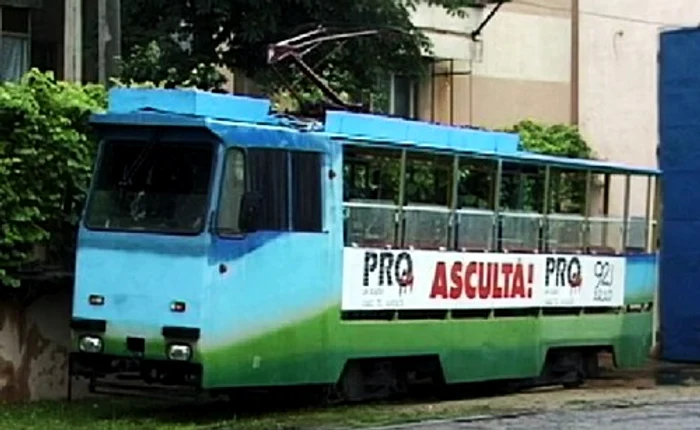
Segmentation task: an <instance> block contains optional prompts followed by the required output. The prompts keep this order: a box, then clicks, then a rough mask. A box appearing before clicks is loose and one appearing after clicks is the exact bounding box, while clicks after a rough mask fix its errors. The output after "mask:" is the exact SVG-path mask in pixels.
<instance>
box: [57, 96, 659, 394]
mask: <svg viewBox="0 0 700 430" xmlns="http://www.w3.org/2000/svg"><path fill="white" fill-rule="evenodd" d="M92 123H93V125H94V126H95V129H96V130H97V133H98V135H99V137H100V140H101V143H100V149H99V154H98V157H97V161H96V167H95V172H94V176H93V180H92V184H91V187H90V191H89V196H88V200H87V204H86V208H85V211H84V214H83V216H82V219H81V221H80V228H79V239H78V249H77V268H76V279H75V296H74V302H73V314H72V320H71V330H72V339H73V340H72V342H73V347H72V353H71V356H70V357H71V358H70V361H71V364H70V368H71V375H72V376H82V377H87V378H89V379H90V381H91V383H92V386H93V387H98V386H99V385H100V384H101V383H105V384H106V383H107V382H106V381H114V380H118V381H122V383H123V384H124V385H127V383H126V382H124V381H126V380H134V381H138V382H139V384H142V385H143V386H146V385H151V386H165V387H177V386H180V387H190V388H193V389H196V390H200V391H205V392H226V391H230V390H236V389H254V388H265V387H267V388H272V387H301V386H305V387H332V388H333V389H334V390H335V391H337V392H338V393H340V394H341V395H342V397H343V398H346V399H363V398H366V397H367V396H370V395H371V393H376V392H377V391H378V390H379V389H381V390H384V391H387V390H388V391H389V392H392V391H397V390H398V391H401V390H403V389H404V387H406V386H408V385H410V383H411V382H412V381H417V380H424V379H426V378H427V379H429V380H431V381H433V382H435V383H441V384H443V383H444V384H459V383H468V382H477V381H498V380H500V381H503V380H525V379H530V380H535V379H536V380H540V381H546V382H548V383H551V384H564V385H567V386H569V385H576V384H578V383H580V382H581V381H582V380H584V379H585V378H586V377H589V376H592V375H593V374H594V373H595V371H596V369H597V357H598V355H599V354H600V353H601V352H607V353H609V354H612V356H613V357H614V363H615V365H616V366H617V367H618V368H632V367H637V366H642V365H643V364H644V363H645V361H646V360H647V357H648V354H649V351H650V348H651V342H652V331H653V309H654V297H655V288H656V282H657V281H656V271H657V255H656V250H655V242H654V240H653V237H652V236H653V228H652V227H653V225H654V221H653V220H652V219H651V216H650V213H651V210H650V207H651V204H652V203H651V200H652V199H651V196H652V195H653V192H652V191H651V190H652V189H653V187H654V184H655V182H656V179H657V177H658V176H659V174H660V172H659V171H657V170H655V169H646V168H640V167H632V166H626V165H622V164H616V163H609V162H601V161H593V160H580V159H569V158H557V157H550V156H544V155H539V154H534V153H530V152H527V151H523V150H522V149H521V148H520V141H519V137H518V136H517V135H514V134H508V133H500V132H488V131H481V130H473V129H467V128H460V127H451V126H443V125H436V124H430V123H426V122H421V121H408V120H403V119H397V118H390V117H385V116H381V115H371V114H361V113H349V112H342V111H330V112H327V113H326V114H325V118H324V120H323V121H311V120H304V119H303V118H290V117H289V116H282V115H277V114H275V113H273V112H271V106H270V102H269V101H268V100H264V99H254V98H246V97H240V96H234V95H221V94H210V93H204V92H198V91H189V90H153V89H113V90H111V92H110V95H109V109H108V111H107V112H106V113H103V114H99V115H95V116H94V117H93V118H92ZM613 179H616V180H618V183H620V184H622V188H623V191H622V193H618V195H617V199H622V202H623V203H622V204H621V205H620V204H619V203H620V202H619V200H618V202H617V203H618V205H617V206H618V207H619V208H621V210H620V212H621V213H619V214H618V215H613V214H611V212H612V210H611V206H612V204H611V203H610V202H611V201H613V200H615V199H614V198H613V197H611V192H610V188H611V184H612V183H613V182H614V180H613ZM637 179H641V180H642V181H647V182H645V183H648V185H649V186H648V187H647V192H643V191H642V192H638V190H639V187H633V186H631V184H632V181H633V180H637ZM635 193H637V194H639V195H635ZM644 199H646V208H647V209H646V214H645V215H644V216H641V217H632V216H631V206H630V202H631V201H635V200H637V201H639V200H642V201H644ZM613 203H615V202H613ZM377 387H379V388H377Z"/></svg>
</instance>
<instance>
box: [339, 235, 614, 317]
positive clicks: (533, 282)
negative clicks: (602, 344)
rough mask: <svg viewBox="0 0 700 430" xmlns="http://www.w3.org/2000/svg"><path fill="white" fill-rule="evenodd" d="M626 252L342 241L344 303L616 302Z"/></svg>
mask: <svg viewBox="0 0 700 430" xmlns="http://www.w3.org/2000/svg"><path fill="white" fill-rule="evenodd" d="M624 289H625V259H624V258H622V257H607V256H592V255H567V254H562V255H557V254H494V253H463V252H440V251H412V250H380V249H363V248H345V250H344V261H343V300H342V308H343V310H391V309H396V310H412V309H413V310H417V309H426V310H428V309H508V308H540V307H617V306H622V304H623V302H624Z"/></svg>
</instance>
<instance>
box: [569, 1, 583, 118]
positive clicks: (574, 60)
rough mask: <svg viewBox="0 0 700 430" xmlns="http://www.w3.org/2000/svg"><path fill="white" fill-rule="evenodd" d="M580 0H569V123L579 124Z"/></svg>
mask: <svg viewBox="0 0 700 430" xmlns="http://www.w3.org/2000/svg"><path fill="white" fill-rule="evenodd" d="M579 2H580V0H571V84H570V87H571V125H578V124H579V44H580V35H579V33H580V31H579V30H580V21H579V20H580V16H581V15H580V12H579Z"/></svg>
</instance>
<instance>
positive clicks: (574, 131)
mask: <svg viewBox="0 0 700 430" xmlns="http://www.w3.org/2000/svg"><path fill="white" fill-rule="evenodd" d="M506 131H509V132H514V133H518V134H519V135H520V139H521V145H522V148H523V149H525V150H528V151H532V152H536V153H540V154H545V155H553V156H557V157H567V158H582V159H591V158H594V154H593V151H592V150H591V148H590V147H589V146H588V144H587V143H586V141H585V139H584V138H583V136H581V133H580V132H579V130H578V128H577V127H575V126H570V125H565V124H554V125H546V124H541V123H537V122H534V121H532V120H524V121H521V122H519V123H517V124H515V125H514V126H513V127H512V128H510V129H508V130H506ZM509 179H510V181H511V182H513V184H508V183H504V185H505V187H504V190H505V193H504V194H505V195H504V198H505V199H506V200H508V199H510V200H512V198H511V197H512V194H514V193H515V192H516V191H517V187H516V186H515V185H514V183H515V181H516V180H517V178H509ZM543 186H544V181H543V178H542V177H541V176H540V177H535V178H532V179H531V180H528V181H527V183H526V184H525V187H526V190H525V195H524V197H523V198H524V203H523V204H524V206H526V208H527V209H530V210H533V209H534V210H540V209H541V207H542V198H543V195H542V189H543ZM550 186H551V191H552V200H551V203H550V207H551V209H552V210H553V211H556V212H559V213H581V212H582V211H583V203H584V198H585V194H586V174H585V173H584V172H571V171H558V170H556V169H552V174H551V185H550Z"/></svg>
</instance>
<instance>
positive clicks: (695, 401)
mask: <svg viewBox="0 0 700 430" xmlns="http://www.w3.org/2000/svg"><path fill="white" fill-rule="evenodd" d="M465 406H473V407H474V408H479V407H484V408H488V409H489V410H492V411H494V412H493V415H481V416H476V417H473V416H472V417H468V418H464V419H456V420H445V421H430V422H424V423H417V424H409V425H404V426H392V427H384V428H383V429H382V430H388V429H392V430H394V429H396V430H398V429H401V430H467V429H469V430H472V429H484V430H491V429H513V430H519V429H537V430H548V429H567V430H568V429H586V430H587V429H601V428H604V429H606V430H623V429H624V430H627V429H633V430H640V429H659V428H668V429H674V430H682V429H700V369H698V368H691V367H683V366H674V365H663V367H662V368H659V367H658V366H657V367H653V368H650V369H647V370H646V371H644V372H640V373H637V374H629V375H615V376H611V377H608V378H606V379H603V380H597V381H593V382H591V383H589V384H587V386H585V387H584V388H582V389H579V390H561V389H556V388H552V389H542V390H537V391H534V392H528V393H521V394H517V395H511V396H502V397H496V398H490V399H477V400H466V401H460V402H444V403H436V404H434V405H423V406H422V407H428V408H435V409H436V410H437V411H440V410H444V411H446V412H448V411H450V410H454V409H455V408H457V407H460V408H463V407H465ZM499 411H503V413H500V412H499ZM375 430H378V429H375Z"/></svg>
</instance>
